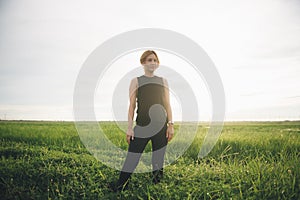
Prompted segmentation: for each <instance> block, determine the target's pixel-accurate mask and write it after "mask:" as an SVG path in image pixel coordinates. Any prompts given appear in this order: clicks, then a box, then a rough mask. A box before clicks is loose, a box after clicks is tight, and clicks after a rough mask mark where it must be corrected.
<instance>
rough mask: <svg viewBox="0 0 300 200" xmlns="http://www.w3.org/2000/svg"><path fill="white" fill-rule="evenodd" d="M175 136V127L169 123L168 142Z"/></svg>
mask: <svg viewBox="0 0 300 200" xmlns="http://www.w3.org/2000/svg"><path fill="white" fill-rule="evenodd" d="M173 136H174V128H173V125H169V126H168V129H167V132H166V137H167V138H168V142H169V141H170V140H172V138H173Z"/></svg>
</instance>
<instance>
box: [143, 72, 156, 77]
mask: <svg viewBox="0 0 300 200" xmlns="http://www.w3.org/2000/svg"><path fill="white" fill-rule="evenodd" d="M144 75H145V76H148V77H153V76H154V73H153V72H145V74H144Z"/></svg>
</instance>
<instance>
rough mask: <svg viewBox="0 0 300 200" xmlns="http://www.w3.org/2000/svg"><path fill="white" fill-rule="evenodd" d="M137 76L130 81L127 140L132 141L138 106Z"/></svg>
mask: <svg viewBox="0 0 300 200" xmlns="http://www.w3.org/2000/svg"><path fill="white" fill-rule="evenodd" d="M137 86H138V82H137V78H134V79H132V80H131V82H130V86H129V108H128V129H127V133H126V135H127V137H126V138H127V142H128V144H129V143H130V138H131V139H132V140H133V139H134V133H133V130H132V127H133V117H134V110H135V107H136V93H137Z"/></svg>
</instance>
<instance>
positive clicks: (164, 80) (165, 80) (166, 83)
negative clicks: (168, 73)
mask: <svg viewBox="0 0 300 200" xmlns="http://www.w3.org/2000/svg"><path fill="white" fill-rule="evenodd" d="M161 78H162V79H163V82H164V85H168V80H167V79H166V78H164V77H161Z"/></svg>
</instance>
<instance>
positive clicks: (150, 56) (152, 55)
mask: <svg viewBox="0 0 300 200" xmlns="http://www.w3.org/2000/svg"><path fill="white" fill-rule="evenodd" d="M147 58H156V56H155V55H154V54H153V53H152V54H150V55H149V56H147Z"/></svg>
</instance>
